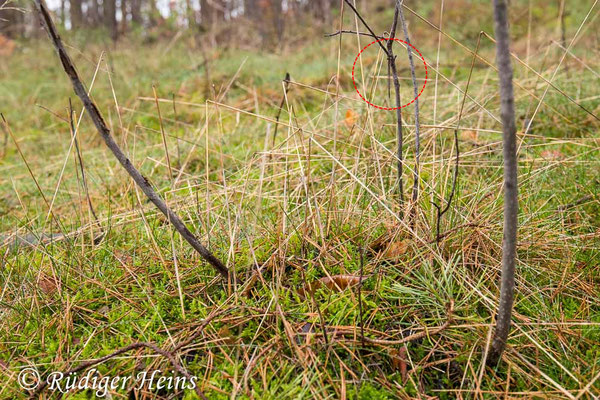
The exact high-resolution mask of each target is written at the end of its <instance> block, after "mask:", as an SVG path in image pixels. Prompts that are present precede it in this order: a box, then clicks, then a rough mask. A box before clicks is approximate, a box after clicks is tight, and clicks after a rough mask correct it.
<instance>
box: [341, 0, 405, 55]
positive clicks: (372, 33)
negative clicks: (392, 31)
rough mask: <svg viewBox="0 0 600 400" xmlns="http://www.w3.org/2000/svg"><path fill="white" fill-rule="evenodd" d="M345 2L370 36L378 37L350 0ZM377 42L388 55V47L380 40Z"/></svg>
mask: <svg viewBox="0 0 600 400" xmlns="http://www.w3.org/2000/svg"><path fill="white" fill-rule="evenodd" d="M344 1H345V2H346V4H348V7H350V9H351V10H352V11H354V14H356V16H357V17H358V19H359V20H360V22H362V23H363V25H364V26H365V28H367V29H368V31H369V32H370V33H371V36H372V37H374V38H376V37H378V36H377V35H376V34H375V32H373V30H372V29H371V27H370V26H369V24H367V22H366V21H365V20H364V18H363V17H362V16H361V15H360V13H359V12H358V10H357V9H356V8H355V7H354V5H353V4H352V3H351V2H350V0H344ZM390 36H391V35H390ZM392 37H393V36H392ZM377 43H378V44H379V46H380V47H381V48H382V49H383V52H384V53H385V55H386V56H388V57H389V56H390V54H389V53H388V49H386V48H385V46H384V45H383V44H382V43H381V41H378V42H377Z"/></svg>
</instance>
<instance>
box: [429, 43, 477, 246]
mask: <svg viewBox="0 0 600 400" xmlns="http://www.w3.org/2000/svg"><path fill="white" fill-rule="evenodd" d="M482 34H483V33H482V32H479V36H477V46H476V47H475V51H474V52H473V58H472V59H471V69H470V70H469V77H468V78H467V87H466V88H465V92H464V95H463V100H462V103H461V104H460V111H459V112H458V119H457V121H456V128H455V129H454V146H455V148H456V164H455V165H454V177H453V179H452V190H451V191H450V196H449V197H448V201H447V202H446V206H445V207H444V208H443V209H442V207H441V206H440V205H439V204H437V203H433V206H434V207H435V208H436V209H437V221H436V234H435V241H436V242H439V241H440V240H441V239H442V237H441V236H440V221H441V219H442V217H443V216H444V214H446V212H448V210H449V209H450V205H451V204H452V199H453V198H454V194H455V193H456V185H457V182H458V167H459V163H460V150H459V147H458V130H459V129H460V121H461V120H462V114H463V110H464V108H465V101H466V100H467V93H469V86H470V85H471V77H472V76H473V69H474V68H475V56H476V55H477V53H478V52H479V45H480V44H481V36H482Z"/></svg>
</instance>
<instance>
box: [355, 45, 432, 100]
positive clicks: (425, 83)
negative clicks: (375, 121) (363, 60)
mask: <svg viewBox="0 0 600 400" xmlns="http://www.w3.org/2000/svg"><path fill="white" fill-rule="evenodd" d="M383 40H395V41H396V42H400V43H404V44H406V45H407V46H410V47H411V48H413V49H414V50H415V51H416V52H417V53H419V57H421V60H423V65H424V66H425V82H424V83H423V87H422V88H421V91H420V92H419V94H418V95H417V97H415V98H414V99H413V100H412V101H411V102H410V103H406V104H404V105H401V106H400V107H381V106H378V105H377V104H373V103H371V102H370V101H369V100H367V99H365V98H364V97H363V95H362V94H360V91H359V90H358V86H356V80H355V79H354V68H355V67H356V62H357V61H358V58H359V57H360V55H361V54H362V53H363V51H365V50H366V49H367V47H369V46H370V45H372V44H375V43H378V42H381V41H383ZM352 83H353V84H354V89H356V93H358V95H359V96H360V98H361V99H363V100H364V101H365V102H366V103H367V104H368V105H370V106H373V107H375V108H379V109H380V110H397V109H399V108H403V107H406V106H409V105H411V104H412V103H414V102H415V100H417V98H418V97H419V96H420V95H421V93H423V90H425V85H427V63H426V62H425V57H423V54H421V52H420V51H419V49H417V48H416V47H415V46H413V45H412V44H410V43H408V42H405V41H404V40H400V39H396V38H382V39H378V40H375V41H373V42H371V43H369V44H368V45H366V46H365V47H363V49H362V50H361V51H360V52H359V53H358V54H357V55H356V58H355V59H354V64H352Z"/></svg>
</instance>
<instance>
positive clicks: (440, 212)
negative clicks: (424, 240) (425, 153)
mask: <svg viewBox="0 0 600 400" xmlns="http://www.w3.org/2000/svg"><path fill="white" fill-rule="evenodd" d="M454 146H455V148H456V164H454V178H453V179H452V189H451V191H450V196H449V197H448V201H446V206H445V207H444V208H443V209H442V208H441V206H440V205H439V204H437V203H433V206H434V207H435V208H436V209H437V220H436V229H435V241H436V242H439V241H440V240H441V239H442V236H441V235H440V221H441V219H442V217H443V216H444V214H446V212H448V210H449V209H450V204H452V199H453V198H454V193H456V184H457V182H458V166H459V163H460V151H459V148H458V129H455V130H454Z"/></svg>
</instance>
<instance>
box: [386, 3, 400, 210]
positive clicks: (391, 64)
mask: <svg viewBox="0 0 600 400" xmlns="http://www.w3.org/2000/svg"><path fill="white" fill-rule="evenodd" d="M398 8H399V7H398V4H397V3H396V7H395V11H394V20H393V22H392V27H391V29H390V39H391V40H388V41H387V56H388V70H389V71H391V73H392V78H393V80H394V95H395V101H396V137H397V141H398V143H397V146H398V148H397V150H396V156H397V159H398V161H397V167H396V168H397V170H398V194H399V195H400V203H401V204H402V203H404V183H403V180H402V169H403V160H402V148H403V147H404V137H403V133H402V108H401V105H402V102H401V100H400V80H399V79H398V70H397V69H396V57H395V56H394V49H393V45H394V40H393V39H394V37H395V36H396V27H397V26H398V14H399V10H398Z"/></svg>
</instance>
